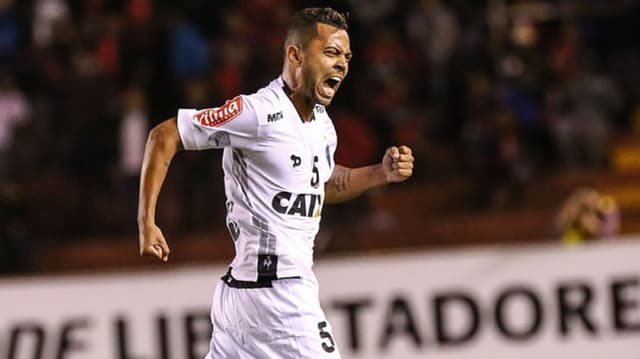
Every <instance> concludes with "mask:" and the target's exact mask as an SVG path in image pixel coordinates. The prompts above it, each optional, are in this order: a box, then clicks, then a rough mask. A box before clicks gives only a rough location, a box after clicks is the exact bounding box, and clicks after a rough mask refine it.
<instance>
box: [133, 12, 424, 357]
mask: <svg viewBox="0 0 640 359" xmlns="http://www.w3.org/2000/svg"><path fill="white" fill-rule="evenodd" d="M284 47H285V54H284V65H283V70H282V74H281V76H279V77H278V78H277V79H275V80H273V81H271V83H269V84H268V85H267V86H265V87H264V88H262V89H260V90H259V91H258V92H256V93H254V94H250V95H240V96H237V97H235V98H233V99H230V100H228V101H227V102H226V103H225V104H223V105H222V106H220V107H216V108H210V109H201V110H196V109H180V110H179V111H178V114H177V116H176V117H175V118H171V119H169V120H166V121H164V122H162V123H160V124H159V125H157V126H156V127H155V128H153V129H152V131H151V132H150V134H149V138H148V141H147V145H146V149H145V158H144V163H143V165H142V173H141V185H140V198H139V200H140V202H139V213H138V226H139V234H140V235H139V240H140V254H142V255H150V256H155V257H157V258H159V259H161V260H164V261H166V260H167V259H168V258H169V246H168V245H167V242H166V240H165V238H164V236H163V234H162V232H161V231H160V229H159V228H158V226H157V225H156V223H155V208H156V203H157V199H158V194H159V192H160V189H161V187H162V184H163V182H164V179H165V176H166V173H167V170H168V167H169V164H170V162H171V160H172V158H173V156H174V154H175V153H176V152H178V151H179V150H181V149H186V150H204V149H209V148H222V149H223V151H224V152H223V159H222V162H223V170H224V185H225V191H226V196H227V201H226V208H227V218H226V223H227V227H228V229H229V232H230V234H231V238H232V239H233V242H234V245H235V250H236V256H235V258H234V259H233V261H232V262H231V264H230V266H229V271H228V272H227V274H226V275H225V276H224V277H222V280H221V281H220V282H219V283H218V285H217V286H216V291H215V294H214V298H213V304H212V309H211V319H212V323H213V333H212V338H211V346H210V351H209V354H208V355H207V358H208V359H211V358H339V357H340V354H339V351H338V348H337V346H336V343H335V342H334V340H333V337H332V335H331V326H330V325H329V324H328V323H327V320H326V318H325V315H324V313H323V311H322V309H321V308H320V303H319V297H318V283H317V281H316V278H315V276H314V274H313V272H312V270H311V267H312V264H313V242H314V237H315V235H316V233H317V232H318V226H319V224H320V212H321V209H322V207H323V205H324V204H325V203H338V202H343V201H346V200H349V199H351V198H353V197H355V196H358V195H359V194H361V193H363V192H365V191H367V190H369V189H371V188H374V187H378V186H381V185H385V184H388V183H391V182H402V181H404V180H406V179H407V178H409V177H410V176H411V175H412V172H413V156H412V154H411V149H409V148H408V147H406V146H399V147H395V146H394V147H390V148H388V149H387V150H386V153H385V154H384V155H383V158H382V161H381V162H380V163H379V164H377V165H372V166H367V167H361V168H354V169H351V168H346V167H343V166H340V165H339V164H336V163H334V161H333V154H334V152H335V149H336V145H337V138H336V132H335V129H334V127H333V124H332V122H331V119H330V118H329V115H328V114H327V111H326V109H325V106H328V105H329V104H330V103H331V100H332V99H333V97H334V95H335V94H336V91H337V90H338V88H339V87H340V84H341V83H342V81H343V80H344V78H345V76H347V73H348V70H349V61H350V59H351V49H350V44H349V35H348V34H347V22H346V19H345V16H344V15H343V14H341V13H339V12H337V11H335V10H333V9H331V8H307V9H303V10H301V11H299V12H297V13H296V14H295V15H294V17H293V19H292V21H291V24H290V25H289V28H288V33H287V37H286V40H285V44H284Z"/></svg>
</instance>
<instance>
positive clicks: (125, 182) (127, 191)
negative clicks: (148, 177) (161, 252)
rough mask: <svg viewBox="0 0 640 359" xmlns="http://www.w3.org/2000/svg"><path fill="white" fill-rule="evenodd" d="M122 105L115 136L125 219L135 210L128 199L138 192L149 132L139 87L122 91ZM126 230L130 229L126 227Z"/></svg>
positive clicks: (146, 113) (145, 109)
mask: <svg viewBox="0 0 640 359" xmlns="http://www.w3.org/2000/svg"><path fill="white" fill-rule="evenodd" d="M122 102H123V110H122V115H121V120H120V128H119V136H118V139H119V161H118V169H119V171H118V175H119V176H118V177H119V179H120V187H121V194H122V199H121V203H122V205H123V207H124V208H125V213H124V215H123V218H125V219H128V218H130V217H131V216H133V215H135V213H136V210H137V207H136V204H135V203H134V202H133V201H131V198H135V197H136V195H137V193H138V183H139V181H140V168H141V167H142V158H143V156H144V144H145V142H146V139H147V132H148V130H149V114H148V111H147V103H146V99H145V96H144V92H142V90H141V89H140V88H137V87H133V88H130V89H128V90H127V91H125V93H124V95H123V99H122ZM131 224H132V225H133V224H135V223H134V222H132V223H131ZM125 227H127V228H128V227H130V226H129V225H126V224H125ZM133 228H135V227H133Z"/></svg>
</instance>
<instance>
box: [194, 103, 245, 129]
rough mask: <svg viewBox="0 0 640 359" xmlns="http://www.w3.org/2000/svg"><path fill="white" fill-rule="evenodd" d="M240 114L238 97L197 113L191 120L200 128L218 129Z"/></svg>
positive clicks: (240, 105)
mask: <svg viewBox="0 0 640 359" xmlns="http://www.w3.org/2000/svg"><path fill="white" fill-rule="evenodd" d="M240 113H242V98H241V97H240V96H238V97H236V98H234V99H233V100H228V101H227V102H225V103H224V105H222V106H220V107H216V108H210V109H206V110H202V111H198V112H197V113H196V114H195V115H193V119H194V120H195V121H197V122H198V123H200V124H201V125H202V126H207V127H218V126H220V125H223V124H224V123H226V122H229V121H231V120H233V119H234V118H236V117H238V115H239V114H240Z"/></svg>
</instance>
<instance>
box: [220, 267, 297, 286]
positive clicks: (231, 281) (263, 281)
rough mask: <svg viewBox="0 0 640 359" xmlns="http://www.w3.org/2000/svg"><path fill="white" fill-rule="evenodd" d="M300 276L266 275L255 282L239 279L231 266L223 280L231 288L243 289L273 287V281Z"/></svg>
mask: <svg viewBox="0 0 640 359" xmlns="http://www.w3.org/2000/svg"><path fill="white" fill-rule="evenodd" d="M299 278H300V277H298V276H296V277H285V278H278V277H275V276H270V277H265V276H258V280H257V281H255V282H250V281H244V280H237V279H235V278H233V276H231V268H229V270H228V271H227V274H225V275H224V276H222V278H220V279H222V281H223V282H224V283H225V284H226V285H228V286H229V287H231V288H242V289H254V288H273V281H276V280H281V279H299Z"/></svg>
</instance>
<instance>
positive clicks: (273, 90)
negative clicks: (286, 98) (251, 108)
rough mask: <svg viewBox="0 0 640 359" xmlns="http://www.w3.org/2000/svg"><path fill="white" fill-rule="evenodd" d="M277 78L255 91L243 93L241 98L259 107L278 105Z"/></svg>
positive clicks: (278, 88)
mask: <svg viewBox="0 0 640 359" xmlns="http://www.w3.org/2000/svg"><path fill="white" fill-rule="evenodd" d="M279 90H280V87H279V86H278V79H276V80H273V81H271V82H270V83H269V84H267V85H266V86H264V87H262V88H260V89H258V90H257V91H256V92H254V93H251V94H248V95H243V96H242V97H243V99H244V100H245V101H248V102H250V103H252V104H257V105H258V106H260V107H270V106H280V98H279V94H278V91H279Z"/></svg>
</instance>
